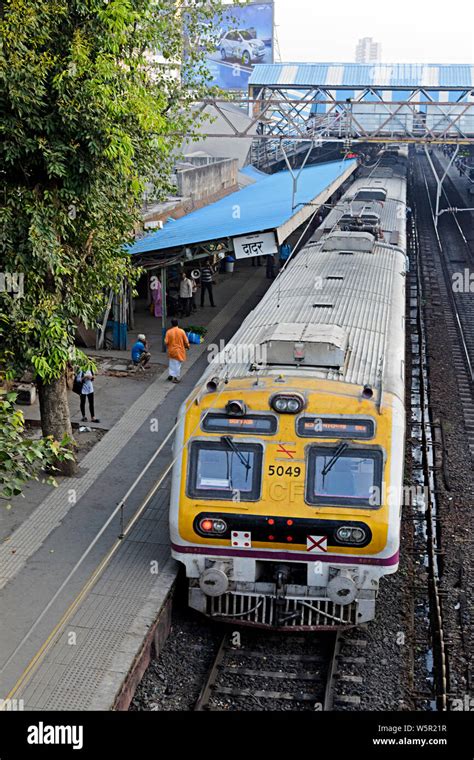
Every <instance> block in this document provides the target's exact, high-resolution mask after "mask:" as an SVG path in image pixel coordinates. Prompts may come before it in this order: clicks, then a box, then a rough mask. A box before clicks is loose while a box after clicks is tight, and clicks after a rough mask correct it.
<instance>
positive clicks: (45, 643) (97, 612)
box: [0, 266, 268, 710]
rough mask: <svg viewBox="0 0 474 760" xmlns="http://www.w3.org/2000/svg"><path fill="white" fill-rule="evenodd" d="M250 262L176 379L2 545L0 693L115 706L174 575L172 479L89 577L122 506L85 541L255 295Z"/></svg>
mask: <svg viewBox="0 0 474 760" xmlns="http://www.w3.org/2000/svg"><path fill="white" fill-rule="evenodd" d="M251 271H252V277H249V273H250V272H249V268H248V267H243V266H242V267H241V269H240V270H237V271H236V272H235V274H234V276H233V278H232V279H229V280H228V281H226V290H227V293H224V290H222V291H221V298H220V299H219V300H220V301H221V303H224V302H225V306H224V307H223V308H222V309H216V310H212V311H213V313H215V316H214V318H213V319H212V321H211V322H210V323H209V326H208V334H207V336H206V343H205V344H201V345H200V346H193V348H192V350H191V352H190V355H189V360H188V362H187V363H186V365H185V374H184V376H183V381H182V383H181V384H180V385H178V386H172V385H171V384H169V383H167V382H166V377H167V371H165V372H163V373H162V374H161V375H160V376H159V377H157V379H156V380H155V381H154V382H153V383H152V384H151V385H150V386H149V387H148V388H147V389H146V390H145V392H144V393H143V394H142V395H141V396H140V397H139V398H138V399H137V400H136V401H135V402H134V403H133V404H132V406H131V407H130V408H129V409H128V411H127V412H126V413H125V414H124V415H123V416H122V417H121V419H120V420H119V421H118V422H117V424H116V425H115V426H114V427H113V428H112V429H111V430H110V431H109V432H108V433H107V434H106V435H105V436H104V438H103V439H102V440H101V441H100V442H99V443H98V444H97V445H96V446H95V447H94V448H93V449H92V450H91V451H90V453H89V454H87V456H86V457H85V458H84V460H83V462H82V470H83V474H82V476H81V477H79V478H75V479H65V480H64V481H63V482H62V483H61V485H60V486H59V488H58V489H56V490H55V491H52V492H50V493H49V494H48V496H47V498H46V499H44V501H43V502H42V503H41V504H40V506H38V507H37V509H35V511H34V512H33V513H32V514H31V515H30V516H29V517H28V518H27V519H26V520H25V521H24V522H23V524H22V525H21V526H20V527H19V528H18V529H17V530H15V531H14V533H13V534H12V535H11V537H10V538H9V540H8V541H6V542H4V543H3V544H2V545H1V546H0V588H1V591H0V605H1V609H2V615H1V618H0V652H1V664H0V697H2V698H4V697H6V696H7V695H10V696H11V697H15V698H17V699H23V700H24V701H25V709H41V710H53V709H68V710H74V709H87V710H92V709H110V708H111V707H112V705H113V703H114V700H115V697H116V695H117V693H118V692H119V690H120V686H121V684H122V682H123V680H124V677H125V675H126V673H127V672H128V671H129V669H130V667H131V665H132V663H133V660H134V658H135V657H136V655H137V652H138V651H139V649H140V647H141V644H142V642H143V639H144V637H145V635H146V632H147V630H148V628H149V627H150V625H152V624H153V622H154V620H155V619H156V616H157V611H158V610H159V608H160V606H161V604H162V602H163V600H164V599H165V598H166V596H167V594H168V592H169V589H170V588H171V585H172V582H173V580H174V578H175V574H176V566H175V563H174V562H173V561H172V560H171V559H170V555H169V546H168V526H167V517H168V503H169V486H168V479H165V480H164V481H163V482H162V483H161V485H160V487H159V489H158V491H157V492H156V494H155V495H154V497H153V499H152V500H151V502H150V505H149V507H148V508H147V510H146V511H145V512H144V513H143V515H142V516H141V517H140V519H139V520H138V521H137V522H136V523H135V525H134V527H133V528H132V530H131V532H130V533H128V535H127V536H126V537H125V539H123V540H122V541H121V542H119V545H118V549H117V551H116V552H115V554H114V555H113V557H112V559H111V560H110V562H109V563H108V564H107V566H106V568H105V570H104V571H103V572H102V573H101V574H100V576H99V577H98V580H97V581H96V579H95V576H94V573H95V572H96V570H97V568H98V567H99V566H100V563H101V562H102V560H103V558H104V556H105V555H107V553H108V552H109V551H110V550H111V547H113V546H114V544H115V543H116V540H117V536H118V534H119V533H120V532H121V525H120V522H119V519H118V517H117V518H114V519H113V520H112V522H111V523H110V524H109V525H108V526H107V527H106V529H105V530H104V531H103V533H102V535H100V537H99V538H98V539H97V540H96V543H95V544H93V545H92V546H91V543H92V542H93V541H94V539H95V538H96V536H97V534H98V533H99V531H100V530H101V529H102V528H103V526H104V525H105V524H106V522H107V519H108V518H109V516H110V515H111V513H112V512H113V510H114V508H115V507H116V505H117V503H119V502H120V501H121V499H122V498H123V496H124V494H125V493H126V492H127V490H128V488H129V486H130V484H131V482H132V481H133V480H134V479H135V478H136V477H137V476H138V475H139V474H140V472H141V471H143V469H144V467H145V465H146V463H147V462H148V460H149V459H150V457H151V456H152V455H153V453H154V452H155V451H156V450H157V448H158V447H159V445H160V443H162V442H163V441H164V439H165V438H166V435H167V434H168V432H169V431H170V430H171V428H172V427H173V425H174V421H175V417H176V414H177V411H178V409H179V406H180V404H181V403H182V401H183V400H184V399H185V397H186V396H187V395H188V393H189V392H190V391H191V390H192V389H193V388H194V387H195V386H196V384H197V382H198V380H199V377H200V376H201V374H202V372H203V371H204V369H205V366H206V357H207V347H208V346H209V344H210V343H213V342H217V341H219V340H220V339H222V338H224V339H228V338H230V337H231V335H232V334H233V333H234V332H235V330H236V329H237V327H238V326H239V325H240V323H241V321H242V319H243V318H244V317H245V315H246V314H247V313H248V311H249V310H250V309H251V308H253V307H254V306H255V305H256V303H257V302H258V301H259V300H260V298H261V296H262V295H263V292H264V291H265V289H266V287H267V284H268V283H267V281H266V280H265V279H264V271H265V270H264V269H263V268H262V269H252V270H251ZM224 296H225V298H224ZM221 299H222V300H221ZM156 419H158V421H159V429H158V432H155V425H154V424H153V421H154V420H156ZM170 461H171V440H170V441H169V442H168V443H167V444H166V445H165V446H164V448H163V450H162V451H161V453H160V454H159V456H158V457H157V459H156V461H155V462H154V464H153V465H152V467H151V468H150V469H149V470H148V471H147V472H146V473H144V474H143V476H142V478H141V479H140V481H139V483H138V485H137V487H136V488H135V489H134V491H133V492H132V494H131V495H130V497H129V498H128V499H127V502H126V505H125V507H124V515H123V517H124V525H127V523H128V521H129V520H130V518H131V517H132V516H133V514H134V512H135V511H136V510H137V508H138V507H139V505H140V504H141V503H142V501H143V499H144V497H145V495H146V494H147V493H148V491H149V489H150V488H151V487H153V486H154V485H155V484H156V482H157V481H158V480H159V479H160V476H161V475H162V473H164V472H165V471H166V469H167V467H168V465H169V463H170ZM81 558H83V560H82V563H81V564H80V565H79V567H77V569H76V570H75V571H74V573H73V575H72V577H71V578H70V579H69V580H68V576H69V575H70V574H71V572H72V571H73V570H74V568H75V567H76V565H77V564H78V563H79V562H80V561H81ZM91 576H92V582H93V585H92V584H91V588H90V590H89V587H88V586H87V585H86V591H87V593H84V585H85V584H87V583H88V579H90V578H91ZM63 586H64V587H63ZM45 610H46V612H45ZM68 610H69V612H67V611H68ZM65 614H66V620H65V621H64V625H58V627H57V629H55V626H56V625H57V624H59V622H60V621H61V618H62V617H63V616H64V615H65ZM27 668H28V670H27V671H26V670H25V669H27Z"/></svg>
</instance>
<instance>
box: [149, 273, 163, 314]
mask: <svg viewBox="0 0 474 760" xmlns="http://www.w3.org/2000/svg"><path fill="white" fill-rule="evenodd" d="M150 290H151V300H152V302H153V311H152V314H153V315H154V316H155V317H157V318H159V317H161V316H162V315H163V291H162V287H161V282H160V278H159V277H157V276H156V275H153V277H152V278H151V280H150Z"/></svg>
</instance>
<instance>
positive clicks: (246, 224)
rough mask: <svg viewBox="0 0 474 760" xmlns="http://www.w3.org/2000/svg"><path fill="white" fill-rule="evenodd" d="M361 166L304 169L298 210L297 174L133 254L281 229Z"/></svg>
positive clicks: (274, 180)
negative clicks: (319, 196) (295, 178)
mask: <svg viewBox="0 0 474 760" xmlns="http://www.w3.org/2000/svg"><path fill="white" fill-rule="evenodd" d="M355 163H356V162H355V160H354V159H350V160H346V161H343V160H341V161H331V162H329V163H325V164H316V165H315V166H309V167H307V168H305V169H303V171H302V172H301V174H300V176H299V179H298V184H297V192H296V197H295V206H296V208H295V209H292V207H291V202H292V189H293V183H292V178H291V174H290V172H289V171H283V172H278V173H277V174H271V175H269V176H268V177H265V179H261V180H260V181H259V182H256V183H255V184H254V185H250V186H249V187H245V188H244V189H243V190H239V191H238V192H236V193H231V194H230V195H227V196H226V197H225V198H221V200H219V201H217V202H216V203H212V204H210V205H209V206H205V207H204V208H201V209H198V210H197V211H193V212H192V213H191V214H188V215H187V216H184V217H182V218H181V219H176V220H174V221H169V222H167V223H166V224H165V225H164V227H163V229H162V230H158V231H156V232H153V233H150V234H148V235H146V236H145V237H144V238H141V239H140V240H138V241H137V242H136V243H134V244H133V245H132V246H131V247H130V249H129V251H130V253H132V254H139V253H140V254H141V253H149V252H152V251H162V250H164V249H167V248H179V247H181V246H185V245H191V244H193V243H202V242H206V241H209V240H218V239H220V238H226V237H235V236H237V235H245V234H249V233H251V232H264V231H265V230H273V229H278V228H279V227H280V226H281V225H283V224H284V223H285V222H287V221H288V220H289V219H291V218H292V217H293V216H294V215H295V214H297V213H298V212H299V211H300V210H301V208H302V206H304V205H305V204H306V203H310V202H311V201H313V200H314V199H315V198H317V196H318V195H320V193H322V192H323V190H325V189H326V188H327V187H328V186H329V185H330V184H331V183H332V182H334V180H335V179H337V178H338V177H340V176H341V174H343V173H344V172H345V171H347V169H348V168H349V167H350V166H351V165H353V164H355Z"/></svg>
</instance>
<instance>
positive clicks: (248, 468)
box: [170, 162, 406, 630]
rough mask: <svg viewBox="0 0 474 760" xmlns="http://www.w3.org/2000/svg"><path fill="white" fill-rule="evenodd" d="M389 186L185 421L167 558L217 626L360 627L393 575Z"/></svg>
mask: <svg viewBox="0 0 474 760" xmlns="http://www.w3.org/2000/svg"><path fill="white" fill-rule="evenodd" d="M383 174H384V167H383V162H382V165H381V166H379V168H378V171H377V176H376V177H373V176H366V177H360V178H359V179H357V180H356V181H355V182H354V183H353V184H352V185H351V186H350V187H349V190H348V191H347V193H346V194H345V195H344V196H343V197H342V198H341V199H340V201H339V202H338V204H337V208H336V209H334V210H333V211H332V212H331V214H329V215H328V217H327V218H326V220H325V221H324V223H323V226H322V228H320V229H319V230H317V231H316V234H315V235H314V236H313V238H312V239H311V240H310V241H309V242H308V244H307V245H306V246H305V247H304V248H303V249H302V250H301V251H300V252H299V253H298V255H297V256H296V257H295V258H294V259H292V260H290V261H289V263H288V265H287V266H286V267H285V269H284V270H283V271H282V272H281V273H280V274H279V276H278V278H277V279H276V281H275V282H274V283H273V284H272V286H271V287H270V289H269V290H268V291H267V293H266V295H265V296H264V297H263V299H262V301H261V302H260V303H259V304H258V306H257V307H256V308H255V309H254V310H253V311H252V312H251V313H250V314H249V315H248V317H247V318H246V319H245V320H244V322H243V324H242V325H241V327H240V328H239V330H238V331H237V333H236V334H235V335H234V337H233V339H232V341H231V342H230V343H229V344H228V345H227V346H226V348H225V349H224V351H222V352H221V353H220V354H219V355H218V356H217V357H216V358H215V359H214V361H213V362H211V363H210V365H209V367H208V369H207V371H206V373H205V375H204V376H203V378H202V380H201V383H200V386H199V389H197V390H196V391H195V393H194V394H192V396H191V397H190V398H189V399H188V400H187V401H186V402H185V404H184V405H183V408H182V410H181V412H180V418H179V419H180V423H179V426H178V430H177V434H176V439H175V443H174V451H175V456H176V462H175V465H174V469H173V476H172V493H171V507H170V530H171V542H172V554H173V556H174V557H175V559H177V560H178V561H179V562H181V563H183V565H184V566H185V568H186V575H187V577H188V579H189V604H190V606H191V607H193V608H195V609H197V610H199V611H201V612H202V613H204V614H206V615H209V616H211V617H214V618H216V619H219V620H225V621H229V622H234V623H239V624H249V625H257V626H268V627H273V628H277V629H282V630H311V629H324V628H333V627H346V626H353V625H356V624H358V623H362V622H367V621H369V620H371V619H373V617H374V616H375V603H376V596H377V591H378V587H379V581H380V578H381V577H382V576H384V575H387V574H389V573H393V572H395V571H396V570H397V567H398V556H399V536H400V509H401V493H402V482H403V460H404V436H405V410H404V344H405V318H404V313H405V275H406V243H405V208H406V182H405V179H404V177H403V176H395V177H394V173H393V167H392V168H390V167H387V169H386V175H387V176H385V177H384V176H383ZM398 174H399V175H403V172H399V173H398Z"/></svg>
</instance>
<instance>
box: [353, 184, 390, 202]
mask: <svg viewBox="0 0 474 760" xmlns="http://www.w3.org/2000/svg"><path fill="white" fill-rule="evenodd" d="M377 182H379V183H380V180H375V183H374V184H376V183H377ZM386 198H387V191H386V189H385V188H381V187H361V188H360V190H358V191H357V193H356V194H355V196H354V201H356V202H358V201H384V200H386Z"/></svg>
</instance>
